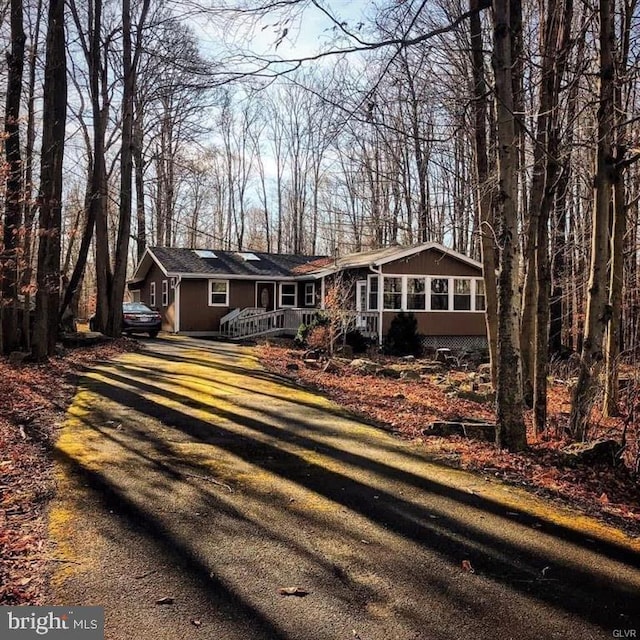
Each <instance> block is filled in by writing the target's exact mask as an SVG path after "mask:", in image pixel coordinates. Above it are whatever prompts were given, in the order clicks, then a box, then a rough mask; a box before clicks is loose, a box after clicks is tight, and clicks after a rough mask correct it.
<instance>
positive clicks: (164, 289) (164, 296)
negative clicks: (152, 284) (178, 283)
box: [162, 280, 169, 307]
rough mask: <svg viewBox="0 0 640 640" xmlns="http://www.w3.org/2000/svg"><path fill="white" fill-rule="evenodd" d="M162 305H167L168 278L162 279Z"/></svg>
mask: <svg viewBox="0 0 640 640" xmlns="http://www.w3.org/2000/svg"><path fill="white" fill-rule="evenodd" d="M162 306H163V307H168V306H169V281H168V280H163V281H162Z"/></svg>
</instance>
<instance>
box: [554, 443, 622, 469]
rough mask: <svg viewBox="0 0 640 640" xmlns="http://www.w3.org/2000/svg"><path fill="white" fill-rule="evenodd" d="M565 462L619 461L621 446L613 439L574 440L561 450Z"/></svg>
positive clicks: (594, 462)
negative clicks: (574, 441)
mask: <svg viewBox="0 0 640 640" xmlns="http://www.w3.org/2000/svg"><path fill="white" fill-rule="evenodd" d="M561 452H562V454H563V456H564V458H565V461H566V463H567V464H570V465H576V464H607V465H609V466H615V465H617V464H618V463H619V462H620V456H621V454H622V447H621V446H620V444H619V443H618V442H616V441H615V440H608V439H601V440H594V441H593V442H576V443H574V444H570V445H569V446H568V447H564V448H563V449H562V450H561Z"/></svg>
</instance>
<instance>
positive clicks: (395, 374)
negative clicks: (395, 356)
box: [378, 367, 401, 379]
mask: <svg viewBox="0 0 640 640" xmlns="http://www.w3.org/2000/svg"><path fill="white" fill-rule="evenodd" d="M378 374H379V375H381V376H384V377H385V378H396V379H397V378H399V377H400V376H401V373H400V371H398V370H397V369H393V368H392V367H385V368H384V369H380V371H378Z"/></svg>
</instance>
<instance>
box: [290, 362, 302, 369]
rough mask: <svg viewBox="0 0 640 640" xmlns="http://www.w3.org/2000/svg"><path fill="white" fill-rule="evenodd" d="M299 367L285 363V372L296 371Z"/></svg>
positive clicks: (293, 363) (291, 363) (292, 363)
mask: <svg viewBox="0 0 640 640" xmlns="http://www.w3.org/2000/svg"><path fill="white" fill-rule="evenodd" d="M299 369H300V367H299V366H298V365H297V364H296V363H295V362H287V371H298V370H299Z"/></svg>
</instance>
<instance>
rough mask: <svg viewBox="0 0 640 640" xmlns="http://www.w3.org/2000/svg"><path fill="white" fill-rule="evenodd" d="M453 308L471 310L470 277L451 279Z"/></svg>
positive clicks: (455, 309)
mask: <svg viewBox="0 0 640 640" xmlns="http://www.w3.org/2000/svg"><path fill="white" fill-rule="evenodd" d="M453 310H454V311H471V279H470V278H454V279H453Z"/></svg>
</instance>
